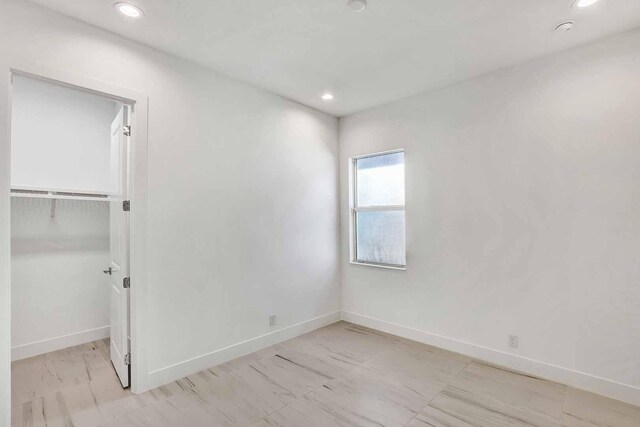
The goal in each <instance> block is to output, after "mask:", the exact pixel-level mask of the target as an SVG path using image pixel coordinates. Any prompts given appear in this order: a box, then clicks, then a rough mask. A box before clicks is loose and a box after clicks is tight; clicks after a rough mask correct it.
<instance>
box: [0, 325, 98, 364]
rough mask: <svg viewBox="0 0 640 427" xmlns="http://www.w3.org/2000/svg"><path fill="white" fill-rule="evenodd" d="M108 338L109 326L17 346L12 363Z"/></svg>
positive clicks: (12, 350)
mask: <svg viewBox="0 0 640 427" xmlns="http://www.w3.org/2000/svg"><path fill="white" fill-rule="evenodd" d="M108 337H109V326H103V327H101V328H95V329H89V330H87V331H81V332H76V333H74V334H69V335H63V336H61V337H56V338H49V339H46V340H42V341H37V342H33V343H29V344H22V345H17V346H15V347H12V348H11V361H12V362H13V361H16V360H20V359H26V358H27V357H33V356H38V355H40V354H45V353H49V352H51V351H56V350H61V349H63V348H67V347H73V346H74V345H80V344H84V343H88V342H91V341H96V340H101V339H105V338H108Z"/></svg>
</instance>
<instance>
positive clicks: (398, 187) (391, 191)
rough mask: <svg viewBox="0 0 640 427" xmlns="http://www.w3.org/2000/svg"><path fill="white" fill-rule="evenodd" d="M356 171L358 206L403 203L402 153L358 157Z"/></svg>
mask: <svg viewBox="0 0 640 427" xmlns="http://www.w3.org/2000/svg"><path fill="white" fill-rule="evenodd" d="M356 173H357V188H356V202H357V205H358V206H360V207H362V206H387V205H404V153H391V154H382V155H379V156H372V157H365V158H362V159H358V160H356Z"/></svg>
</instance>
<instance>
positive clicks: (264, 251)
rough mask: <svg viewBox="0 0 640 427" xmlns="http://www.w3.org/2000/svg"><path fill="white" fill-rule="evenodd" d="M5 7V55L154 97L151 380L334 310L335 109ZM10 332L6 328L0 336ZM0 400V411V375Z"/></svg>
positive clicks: (37, 12)
mask: <svg viewBox="0 0 640 427" xmlns="http://www.w3.org/2000/svg"><path fill="white" fill-rule="evenodd" d="M0 8H1V9H0V62H3V61H6V63H8V64H10V63H11V61H12V60H22V61H30V62H33V63H36V64H40V65H42V66H45V67H48V68H55V69H61V70H64V71H67V72H70V73H73V74H77V75H82V76H84V77H86V78H92V79H95V80H101V81H104V82H108V83H110V84H112V85H117V86H121V87H125V88H129V89H132V90H135V91H138V92H143V93H146V94H147V95H148V96H149V129H148V133H149V155H148V162H149V176H148V212H149V215H148V230H147V231H148V236H149V237H148V242H147V247H148V259H147V262H148V283H149V292H148V301H147V304H148V307H149V310H148V318H146V319H144V322H145V324H146V325H147V329H148V330H149V336H148V338H147V339H148V341H147V342H148V343H149V348H148V368H149V369H148V370H149V375H150V377H154V376H155V378H162V379H166V378H169V379H170V378H171V377H172V376H174V375H175V373H176V372H179V369H180V366H181V365H184V364H185V363H186V364H187V365H188V363H189V362H190V361H192V360H194V359H197V358H200V357H205V360H206V357H207V355H210V354H212V353H214V352H216V351H218V350H221V349H224V348H227V347H229V346H232V345H234V344H237V343H240V342H243V341H246V340H250V339H253V338H256V337H258V336H262V335H264V334H267V333H270V332H273V331H274V330H277V329H281V328H285V327H288V326H293V325H297V324H299V323H301V322H306V321H309V320H311V319H316V318H318V317H320V318H322V319H329V318H332V317H331V316H335V312H336V311H337V310H339V307H340V303H339V297H340V294H339V274H338V271H339V267H338V252H339V251H338V235H339V221H338V218H337V215H338V194H337V193H338V171H337V164H338V163H337V156H338V143H337V120H336V119H335V118H334V117H331V116H328V115H325V114H322V113H319V112H317V111H315V110H313V109H310V108H307V107H304V106H301V105H299V104H297V103H295V102H292V101H288V100H286V99H283V98H281V97H278V96H276V95H273V94H270V93H268V92H266V91H263V90H259V89H256V88H253V87H251V86H248V85H245V84H242V83H239V82H237V81H234V80H231V79H229V78H226V77H223V76H220V75H218V74H216V73H213V72H211V71H210V70H207V69H205V68H201V67H199V66H196V65H193V64H190V63H188V62H185V61H181V60H179V59H176V58H173V57H171V56H168V55H165V54H162V53H160V52H158V51H155V50H152V49H148V48H145V47H142V46H140V45H138V44H135V43H132V42H129V41H126V40H124V39H122V38H120V37H117V36H114V35H112V34H109V33H107V32H104V31H101V30H98V29H96V28H94V27H92V26H89V25H85V24H82V23H79V22H77V21H74V20H72V19H67V18H64V17H62V16H59V15H56V14H54V13H52V12H49V11H47V10H45V9H42V8H40V7H37V6H35V5H32V4H29V3H27V2H22V1H16V0H3V1H2V3H0ZM0 113H3V112H2V111H0ZM0 130H1V129H0ZM0 154H2V153H0ZM3 203H6V202H2V201H0V212H4V211H3V210H4V209H5V207H6V206H5V205H2V204H3ZM2 215H3V213H0V223H3V222H4V219H6V218H5V217H3V216H2ZM3 232H4V231H3V230H2V227H0V237H2V234H3ZM0 252H1V250H0ZM0 255H2V253H0ZM3 279H5V277H4V272H3V271H1V270H0V280H3ZM3 283H6V281H4V280H3V282H1V283H0V301H2V297H3V295H7V293H6V292H7V290H6V288H3ZM6 307H7V306H6V305H4V304H3V307H2V310H0V311H3V312H4V311H5V309H6ZM271 313H275V314H277V315H278V324H277V326H276V327H270V326H269V322H268V316H269V314H271ZM6 334H7V331H6V329H5V328H2V329H0V344H2V343H5V342H7V337H6ZM7 351H8V350H4V349H3V350H2V351H1V352H0V369H1V371H0V378H3V381H4V379H5V378H7V377H8V375H7V369H8V361H7ZM0 399H3V402H2V410H4V412H0V419H2V418H3V417H4V416H6V414H7V412H8V407H7V406H6V404H7V403H8V402H7V400H8V389H7V387H6V384H2V388H1V389H0ZM4 419H6V418H4Z"/></svg>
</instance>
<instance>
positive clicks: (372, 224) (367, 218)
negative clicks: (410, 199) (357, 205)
mask: <svg viewBox="0 0 640 427" xmlns="http://www.w3.org/2000/svg"><path fill="white" fill-rule="evenodd" d="M404 238H405V236H404V211H371V212H357V213H356V259H357V261H360V262H370V263H377V264H391V265H405V264H406V259H405V247H404Z"/></svg>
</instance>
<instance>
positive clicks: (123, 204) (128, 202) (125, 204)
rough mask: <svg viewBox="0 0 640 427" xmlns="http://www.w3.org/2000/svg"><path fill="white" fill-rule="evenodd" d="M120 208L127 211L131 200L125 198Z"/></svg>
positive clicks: (129, 208)
mask: <svg viewBox="0 0 640 427" xmlns="http://www.w3.org/2000/svg"><path fill="white" fill-rule="evenodd" d="M122 210H123V211H125V212H129V211H130V210H131V200H125V201H123V202H122Z"/></svg>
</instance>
